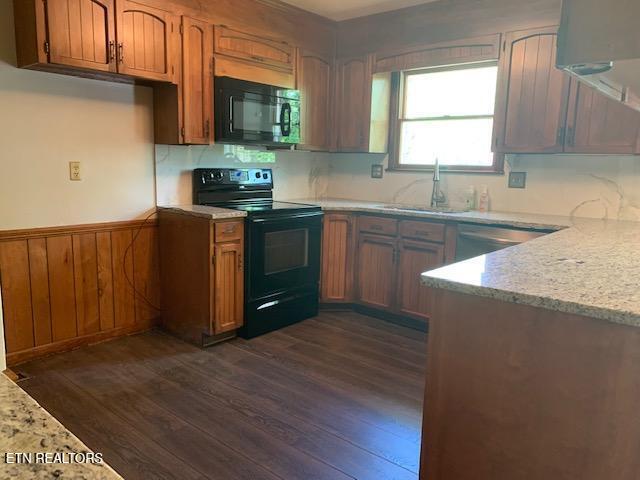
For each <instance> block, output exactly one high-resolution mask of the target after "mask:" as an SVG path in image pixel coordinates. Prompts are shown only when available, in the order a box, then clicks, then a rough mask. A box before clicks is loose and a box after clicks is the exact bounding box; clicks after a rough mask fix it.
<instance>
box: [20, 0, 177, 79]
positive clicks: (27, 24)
mask: <svg viewBox="0 0 640 480" xmlns="http://www.w3.org/2000/svg"><path fill="white" fill-rule="evenodd" d="M14 12H15V23H16V40H17V42H16V43H17V53H18V66H20V67H31V68H41V69H45V70H51V69H53V70H56V69H57V70H56V71H59V70H60V69H61V68H62V69H64V67H71V68H69V72H76V73H79V72H80V71H85V72H87V73H88V72H107V73H121V74H126V75H130V76H133V77H137V78H142V79H148V80H159V81H166V82H171V81H174V68H173V64H172V61H173V58H172V53H173V52H172V50H173V48H172V41H173V40H174V36H173V35H175V34H176V33H177V32H176V29H177V26H178V21H177V17H175V16H174V15H171V14H169V13H168V12H165V11H163V10H158V9H155V8H151V7H148V6H145V5H142V4H139V3H135V2H132V1H129V0H117V1H114V0H47V1H46V2H45V1H42V0H14ZM34 36H35V38H34Z"/></svg>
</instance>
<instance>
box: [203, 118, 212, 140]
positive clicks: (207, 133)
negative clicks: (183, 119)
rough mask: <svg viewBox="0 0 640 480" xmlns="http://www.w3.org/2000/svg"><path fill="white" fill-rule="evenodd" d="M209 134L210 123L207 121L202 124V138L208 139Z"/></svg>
mask: <svg viewBox="0 0 640 480" xmlns="http://www.w3.org/2000/svg"><path fill="white" fill-rule="evenodd" d="M210 133H211V121H210V120H207V121H206V122H204V136H205V138H209V135H210Z"/></svg>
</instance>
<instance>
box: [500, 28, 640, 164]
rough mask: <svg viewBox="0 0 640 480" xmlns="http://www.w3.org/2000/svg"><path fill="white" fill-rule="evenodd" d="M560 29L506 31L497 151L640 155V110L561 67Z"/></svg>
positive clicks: (502, 61) (501, 65)
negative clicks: (558, 53) (558, 50)
mask: <svg viewBox="0 0 640 480" xmlns="http://www.w3.org/2000/svg"><path fill="white" fill-rule="evenodd" d="M557 30H558V29H557V27H547V28H542V29H536V30H525V31H520V32H511V33H508V34H507V35H506V38H505V41H504V43H503V54H502V59H501V61H500V81H499V89H498V97H497V102H496V114H495V123H494V137H495V139H494V140H495V141H494V150H495V151H496V152H499V153H582V154H603V155H607V154H619V155H621V154H639V153H640V113H639V112H637V111H635V110H632V109H631V108H629V107H627V106H626V105H623V104H621V103H619V102H616V101H614V100H611V99H609V98H607V97H605V96H604V95H602V94H601V93H599V92H597V91H596V90H595V89H593V88H592V87H590V86H588V85H585V84H583V83H582V82H580V81H579V80H577V79H575V78H571V77H570V76H569V75H568V74H566V73H564V72H563V71H561V70H559V69H558V68H556V48H557V36H558V35H557Z"/></svg>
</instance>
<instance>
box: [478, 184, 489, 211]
mask: <svg viewBox="0 0 640 480" xmlns="http://www.w3.org/2000/svg"><path fill="white" fill-rule="evenodd" d="M478 211H479V212H488V211H489V189H488V188H487V186H486V185H482V186H481V187H480V197H479V198H478Z"/></svg>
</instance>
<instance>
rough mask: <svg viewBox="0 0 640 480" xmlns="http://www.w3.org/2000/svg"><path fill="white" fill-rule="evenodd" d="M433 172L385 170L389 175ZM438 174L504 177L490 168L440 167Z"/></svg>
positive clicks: (430, 169) (426, 169)
mask: <svg viewBox="0 0 640 480" xmlns="http://www.w3.org/2000/svg"><path fill="white" fill-rule="evenodd" d="M434 170H435V168H434V167H419V166H415V167H388V168H386V169H385V171H386V172H391V173H430V172H433V171H434ZM440 173H456V174H460V173H462V174H464V173H467V174H473V175H477V174H481V175H504V169H502V168H501V169H495V168H492V167H489V168H473V167H468V168H464V167H462V168H446V167H440Z"/></svg>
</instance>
